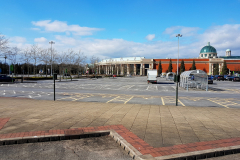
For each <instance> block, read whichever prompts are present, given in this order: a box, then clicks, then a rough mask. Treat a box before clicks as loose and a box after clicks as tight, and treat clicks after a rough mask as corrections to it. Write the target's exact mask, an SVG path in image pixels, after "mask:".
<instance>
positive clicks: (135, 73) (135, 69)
mask: <svg viewBox="0 0 240 160" xmlns="http://www.w3.org/2000/svg"><path fill="white" fill-rule="evenodd" d="M134 75H135V76H136V75H137V65H136V64H134Z"/></svg>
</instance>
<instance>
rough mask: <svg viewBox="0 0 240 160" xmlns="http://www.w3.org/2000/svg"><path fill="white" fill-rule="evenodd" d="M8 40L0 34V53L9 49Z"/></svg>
mask: <svg viewBox="0 0 240 160" xmlns="http://www.w3.org/2000/svg"><path fill="white" fill-rule="evenodd" d="M8 42H9V41H8V39H7V38H6V37H5V36H4V35H2V34H1V33H0V51H1V52H6V50H7V49H8V48H9V47H8Z"/></svg>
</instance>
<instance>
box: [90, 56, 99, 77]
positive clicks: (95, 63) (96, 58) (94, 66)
mask: <svg viewBox="0 0 240 160" xmlns="http://www.w3.org/2000/svg"><path fill="white" fill-rule="evenodd" d="M98 62H99V58H98V57H95V56H94V55H93V56H92V57H91V58H90V63H91V65H92V70H93V73H94V74H95V73H96V68H97V63H98Z"/></svg>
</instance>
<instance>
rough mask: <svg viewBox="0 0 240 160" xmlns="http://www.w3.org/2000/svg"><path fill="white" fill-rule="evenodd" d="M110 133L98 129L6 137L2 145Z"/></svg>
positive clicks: (1, 140)
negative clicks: (82, 131) (81, 132)
mask: <svg viewBox="0 0 240 160" xmlns="http://www.w3.org/2000/svg"><path fill="white" fill-rule="evenodd" d="M109 134H110V131H109V130H107V131H96V132H89V133H83V134H80V135H74V134H71V135H70V134H67V135H66V134H53V135H40V136H25V137H15V138H4V139H0V146H1V145H12V144H23V143H37V142H47V141H60V140H70V139H81V138H88V137H100V136H106V135H109Z"/></svg>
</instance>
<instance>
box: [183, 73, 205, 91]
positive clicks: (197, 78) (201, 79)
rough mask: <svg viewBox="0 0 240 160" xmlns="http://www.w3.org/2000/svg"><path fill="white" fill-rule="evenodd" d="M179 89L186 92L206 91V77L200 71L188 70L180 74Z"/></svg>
mask: <svg viewBox="0 0 240 160" xmlns="http://www.w3.org/2000/svg"><path fill="white" fill-rule="evenodd" d="M180 87H183V88H185V89H187V90H188V88H197V89H206V91H207V90H208V76H207V73H206V72H204V71H202V70H190V71H185V72H183V73H181V75H180Z"/></svg>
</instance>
